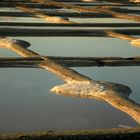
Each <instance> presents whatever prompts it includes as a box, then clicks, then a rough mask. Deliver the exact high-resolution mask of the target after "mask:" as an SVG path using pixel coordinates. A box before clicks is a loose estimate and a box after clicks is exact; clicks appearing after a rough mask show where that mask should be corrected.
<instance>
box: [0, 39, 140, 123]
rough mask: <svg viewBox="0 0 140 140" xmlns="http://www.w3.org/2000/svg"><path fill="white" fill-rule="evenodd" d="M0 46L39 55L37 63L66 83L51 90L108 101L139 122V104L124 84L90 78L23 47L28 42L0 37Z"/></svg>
mask: <svg viewBox="0 0 140 140" xmlns="http://www.w3.org/2000/svg"><path fill="white" fill-rule="evenodd" d="M0 46H1V47H5V48H8V49H10V50H12V51H14V52H16V53H18V54H19V55H21V56H23V57H29V56H30V57H40V58H42V59H43V60H44V62H41V63H39V64H38V65H39V66H40V67H41V68H44V69H47V70H49V71H51V72H52V73H54V74H55V75H57V76H59V77H60V78H62V79H63V80H64V81H66V82H67V83H66V84H63V85H60V86H56V87H54V88H53V89H52V90H51V91H53V92H55V93H57V94H60V95H66V96H75V97H83V98H90V99H99V100H103V101H106V102H108V103H109V104H111V105H112V106H114V107H115V108H117V109H119V110H121V111H123V112H125V113H127V114H129V115H130V116H131V117H132V118H133V119H135V120H136V121H137V122H138V123H140V105H139V104H137V103H135V102H134V101H132V100H131V99H129V98H128V96H129V94H130V93H131V89H130V88H129V87H127V86H125V85H121V84H115V83H110V82H103V81H96V80H92V79H90V78H88V77H86V76H84V75H81V74H80V73H78V72H76V71H74V70H72V69H69V68H66V67H64V66H62V65H60V64H58V63H56V62H54V61H52V60H50V59H49V58H47V57H43V56H40V55H39V54H37V53H35V52H33V51H31V50H28V49H26V48H23V47H24V46H29V43H27V42H25V41H19V40H13V39H12V40H11V39H8V38H1V39H0Z"/></svg>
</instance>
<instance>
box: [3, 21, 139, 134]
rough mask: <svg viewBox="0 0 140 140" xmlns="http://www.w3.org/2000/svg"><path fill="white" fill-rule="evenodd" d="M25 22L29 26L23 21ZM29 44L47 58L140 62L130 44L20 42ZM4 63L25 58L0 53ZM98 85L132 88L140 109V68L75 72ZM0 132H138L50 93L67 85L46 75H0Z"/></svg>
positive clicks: (99, 110) (83, 103)
mask: <svg viewBox="0 0 140 140" xmlns="http://www.w3.org/2000/svg"><path fill="white" fill-rule="evenodd" d="M24 21H25V20H24ZM15 38H17V39H23V40H26V41H29V42H30V43H31V44H32V46H31V47H30V49H32V50H33V51H36V52H38V53H40V54H42V55H48V56H93V57H96V56H122V57H130V56H139V55H140V49H138V48H133V47H131V46H130V45H129V43H128V42H127V41H122V40H119V39H112V38H96V37H94V38H92V37H75V38H74V37H15ZM0 56H1V57H20V56H18V55H16V54H15V53H14V52H11V51H9V50H6V49H0ZM74 69H75V70H77V71H78V72H80V73H82V74H85V75H87V76H89V77H91V78H93V79H96V80H105V81H111V82H116V83H121V84H125V85H128V86H129V87H131V89H132V90H133V92H132V94H131V95H130V98H131V99H133V100H135V101H136V102H137V103H140V86H139V83H140V74H139V72H140V67H115V68H113V67H99V68H98V67H86V68H74ZM0 75H1V78H0V132H17V131H41V130H81V129H95V128H113V127H119V125H120V124H122V125H128V126H132V127H135V126H139V125H138V124H137V123H136V122H135V121H134V120H133V119H132V118H130V117H129V116H128V115H127V114H125V113H123V112H121V111H119V110H117V109H115V108H113V107H111V106H110V105H109V104H107V103H105V102H101V101H97V100H89V99H81V98H74V97H64V96H59V95H55V94H54V93H51V92H50V89H51V88H52V87H54V86H56V85H59V84H62V83H63V81H61V80H60V79H59V78H57V77H56V76H55V75H53V74H51V73H49V72H48V71H46V70H42V69H33V68H30V69H26V68H1V69H0Z"/></svg>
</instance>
